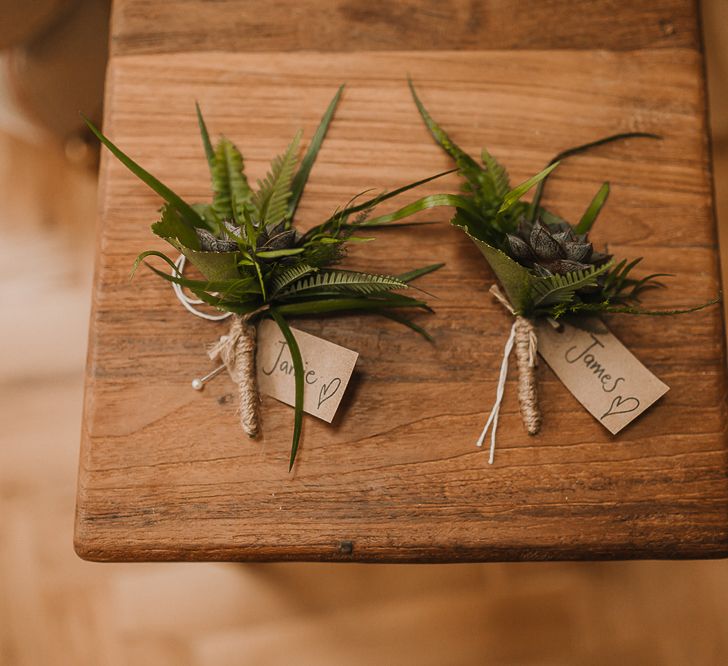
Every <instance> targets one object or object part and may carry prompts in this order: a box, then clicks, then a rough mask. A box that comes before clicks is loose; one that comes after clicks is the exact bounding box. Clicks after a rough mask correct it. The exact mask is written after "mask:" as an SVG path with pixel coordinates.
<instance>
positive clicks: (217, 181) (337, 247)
mask: <svg viewBox="0 0 728 666" xmlns="http://www.w3.org/2000/svg"><path fill="white" fill-rule="evenodd" d="M342 89H343V87H342V88H340V89H339V90H338V91H337V93H336V95H335V96H334V98H333V100H332V101H331V103H330V104H329V107H328V109H327V110H326V113H325V114H324V116H323V118H322V119H321V123H320V124H319V127H318V129H317V130H316V133H315V134H314V137H313V140H312V141H311V144H310V145H309V147H308V150H307V151H306V153H305V155H304V157H303V160H302V161H301V162H300V164H299V161H298V150H299V144H300V141H301V133H300V132H299V133H298V134H296V136H295V137H294V139H293V141H292V142H291V144H290V145H289V146H288V148H287V149H286V150H285V152H284V153H283V154H282V155H280V156H278V157H276V158H275V159H274V160H273V162H272V164H271V167H270V170H269V172H268V174H267V175H266V176H265V178H263V179H262V180H259V181H258V183H257V188H256V189H253V188H252V187H251V186H250V184H249V182H248V179H247V177H246V175H245V163H244V159H243V156H242V154H241V152H240V151H239V150H238V149H237V148H236V147H235V145H234V144H233V143H232V142H231V141H229V140H228V139H226V138H224V137H223V138H221V139H220V140H219V141H218V143H217V145H216V146H213V145H212V142H211V141H210V135H209V132H208V130H207V126H206V124H205V121H204V119H203V117H202V113H201V111H200V108H199V105H198V106H197V107H196V110H197V120H198V124H199V127H200V134H201V136H202V144H203V148H204V152H205V157H206V159H207V162H208V165H209V168H210V177H211V181H212V189H213V197H212V201H211V202H210V203H203V204H193V205H190V204H188V203H187V202H185V201H184V200H183V199H181V198H180V197H179V196H178V195H177V194H175V193H174V192H173V191H172V190H171V189H169V188H168V187H167V186H165V185H163V184H162V183H161V182H160V181H158V180H157V179H156V178H155V177H154V176H152V175H151V174H150V173H148V172H147V171H145V170H144V169H143V168H142V167H141V166H139V165H138V164H137V163H136V162H134V161H133V160H131V158H129V157H128V156H127V155H125V154H124V153H123V152H122V151H121V150H120V149H119V148H117V147H116V146H115V145H114V144H113V143H112V142H111V141H109V139H107V138H106V137H105V136H104V135H103V134H101V132H99V130H97V129H96V128H95V127H93V125H91V124H90V123H89V126H90V127H91V129H92V131H93V132H94V133H95V134H96V135H97V136H98V138H99V139H100V140H101V141H102V143H104V145H106V146H107V147H108V148H109V150H110V151H111V152H112V153H113V154H114V155H115V156H116V157H117V158H119V160H121V162H122V163H123V164H125V165H126V166H127V167H128V168H129V169H130V170H131V171H132V172H133V173H134V174H136V175H137V176H138V177H139V178H140V179H141V180H143V181H144V182H145V183H147V184H148V185H149V186H150V187H151V188H152V189H153V190H154V191H155V192H157V193H158V194H159V195H160V196H162V198H163V199H164V200H165V201H166V204H165V205H164V206H163V208H162V211H161V218H160V219H159V221H158V222H156V223H154V224H153V225H152V230H153V231H154V233H156V234H157V235H158V236H160V237H162V238H164V239H165V240H167V241H168V242H169V243H170V244H171V245H172V246H173V247H174V248H175V249H177V250H178V251H180V252H182V253H183V254H184V255H185V256H186V257H187V259H188V260H189V261H190V262H191V263H192V264H194V266H195V267H196V268H197V269H198V270H199V272H200V273H202V275H203V278H204V279H201V280H194V279H190V278H187V277H184V276H182V275H180V274H178V273H177V271H176V269H175V267H174V263H173V262H172V260H171V259H170V258H169V257H167V256H166V255H164V254H163V253H161V252H158V251H156V250H152V251H149V252H144V253H142V254H141V255H139V257H138V258H137V262H136V264H135V269H136V267H137V266H138V265H139V263H140V262H142V261H144V260H145V259H146V258H148V257H152V256H154V257H158V258H160V259H162V260H163V261H164V262H166V263H167V264H168V266H170V267H171V268H172V272H171V273H169V272H167V271H162V270H159V269H158V268H156V267H154V266H149V268H150V269H151V270H152V271H154V273H156V274H157V275H159V277H161V278H162V279H164V280H166V281H168V282H173V283H176V284H179V285H181V286H183V287H185V288H186V289H189V290H190V291H191V292H192V293H193V294H195V295H196V296H197V297H198V298H199V299H200V300H201V301H203V302H204V303H207V304H209V305H212V306H214V307H216V308H218V309H220V310H224V311H228V312H234V313H236V314H239V315H250V316H251V317H262V316H271V317H272V318H273V319H274V320H275V321H276V322H277V323H278V326H279V327H280V329H281V332H282V333H283V335H284V336H285V339H286V340H287V342H288V346H289V350H290V352H291V356H292V359H293V364H294V369H295V385H296V400H295V419H294V432H293V441H292V445H291V459H290V462H291V465H293V462H294V460H295V457H296V451H297V450H298V444H299V439H300V435H301V423H302V417H303V387H304V383H303V364H302V359H301V355H300V351H299V350H298V346H297V345H296V343H295V338H293V335H292V333H291V331H290V328H289V326H288V323H287V321H286V319H287V318H288V317H292V316H298V315H320V314H329V313H337V312H342V311H358V312H362V313H375V314H381V315H383V316H386V317H388V318H390V319H393V320H395V321H397V322H400V323H402V324H404V325H405V326H407V327H409V328H410V329H412V330H414V331H416V332H418V333H420V334H421V335H422V336H423V337H425V338H427V339H429V336H428V335H427V332H426V331H425V330H424V329H422V328H421V327H420V326H419V325H418V324H416V323H415V322H413V321H411V320H410V318H409V317H407V316H405V315H403V314H401V312H400V311H401V310H403V309H410V310H415V311H417V310H424V311H430V308H429V307H428V306H427V303H426V302H424V301H423V300H421V299H419V298H413V297H410V296H406V295H404V294H398V293H393V292H394V291H395V290H401V289H406V288H407V287H408V283H409V282H411V281H412V280H414V279H416V278H418V277H421V276H422V275H425V274H427V273H429V272H431V271H433V270H436V269H437V268H439V267H440V266H441V264H435V265H432V266H426V267H424V268H418V269H415V270H413V271H410V272H409V273H406V274H404V275H399V276H394V275H380V274H374V273H365V272H356V271H344V270H340V269H334V268H331V266H332V264H335V263H337V262H339V261H340V260H341V259H342V258H343V257H344V255H345V253H346V245H347V243H351V242H364V241H367V240H372V239H370V238H367V237H361V236H357V235H356V232H357V231H358V230H360V229H365V228H369V229H371V228H374V227H378V226H383V225H384V222H381V221H379V222H374V223H372V222H368V221H367V216H368V215H369V213H370V211H371V210H372V208H373V207H374V206H375V205H377V204H378V203H379V202H381V201H384V200H386V199H389V198H390V197H393V196H396V195H397V194H400V193H402V192H406V191H407V190H409V189H412V188H413V187H416V186H418V185H420V184H422V183H425V182H427V181H429V180H431V178H427V179H425V180H423V181H419V182H417V183H411V184H409V185H405V186H403V187H401V188H399V189H397V190H394V191H393V192H389V193H386V194H382V195H380V196H377V197H374V198H370V199H367V200H365V201H360V202H355V201H354V200H352V201H351V202H349V204H348V205H347V206H345V207H344V208H342V209H341V210H337V211H335V212H334V214H333V215H332V216H331V217H329V218H328V219H326V220H324V221H323V222H322V223H320V224H318V225H316V226H314V227H313V228H311V229H310V230H309V231H308V232H306V233H300V232H299V231H297V230H296V229H295V227H294V224H293V217H294V214H295V212H296V208H297V206H298V202H299V200H300V198H301V195H302V193H303V188H304V186H305V184H306V180H307V179H308V176H309V174H310V172H311V168H312V166H313V164H314V162H315V160H316V156H317V154H318V151H319V149H320V148H321V145H322V143H323V140H324V137H325V136H326V132H327V130H328V127H329V125H330V123H331V120H332V118H333V115H334V111H335V109H336V106H337V104H338V102H339V100H340V98H341V93H342ZM87 122H88V121H87ZM439 175H442V174H439ZM434 177H435V178H436V177H437V176H434Z"/></svg>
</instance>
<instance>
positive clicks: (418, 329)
mask: <svg viewBox="0 0 728 666" xmlns="http://www.w3.org/2000/svg"><path fill="white" fill-rule="evenodd" d="M377 314H380V315H382V316H383V317H387V318H389V319H391V320H392V321H396V322H397V323H399V324H403V325H404V326H407V328H411V329H412V330H413V331H414V332H415V333H419V334H420V335H421V336H422V337H423V338H424V339H425V340H427V341H428V342H432V343H434V342H435V341H434V340H433V338H432V336H431V335H430V334H429V333H428V332H427V331H426V330H425V329H424V328H422V326H420V325H419V324H415V322H413V321H412V320H411V319H409V318H407V317H405V316H404V315H401V314H399V312H392V311H391V310H382V311H380V312H378V313H377Z"/></svg>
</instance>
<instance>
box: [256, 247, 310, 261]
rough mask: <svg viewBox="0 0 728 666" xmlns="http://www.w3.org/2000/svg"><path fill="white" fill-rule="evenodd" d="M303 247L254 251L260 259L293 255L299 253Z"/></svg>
mask: <svg viewBox="0 0 728 666" xmlns="http://www.w3.org/2000/svg"><path fill="white" fill-rule="evenodd" d="M304 250H305V248H303V247H290V248H286V249H283V250H261V251H260V252H256V253H255V256H256V257H260V258H261V259H278V258H279V257H293V256H295V255H297V254H301V253H302V252H303V251H304Z"/></svg>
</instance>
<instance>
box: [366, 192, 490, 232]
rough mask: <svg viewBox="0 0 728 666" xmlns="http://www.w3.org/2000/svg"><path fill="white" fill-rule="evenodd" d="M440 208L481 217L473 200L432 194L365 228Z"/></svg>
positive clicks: (369, 223)
mask: <svg viewBox="0 0 728 666" xmlns="http://www.w3.org/2000/svg"><path fill="white" fill-rule="evenodd" d="M440 206H453V207H455V208H461V209H463V210H467V211H468V212H470V213H471V214H473V215H478V216H479V215H480V211H479V210H478V209H477V208H476V207H475V205H474V204H473V202H472V200H471V199H468V198H466V197H464V196H462V195H460V194H430V195H429V196H426V197H422V198H421V199H418V200H417V201H413V202H412V203H411V204H407V205H406V206H403V207H402V208H400V209H399V210H396V211H394V212H393V213H388V214H387V215H380V216H379V217H375V218H373V219H372V220H369V221H367V222H365V223H364V224H363V226H369V225H385V224H388V223H389V222H395V221H397V220H401V219H402V218H404V217H409V216H410V215H414V214H415V213H419V212H420V211H423V210H428V209H430V208H438V207H440Z"/></svg>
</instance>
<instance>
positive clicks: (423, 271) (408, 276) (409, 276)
mask: <svg viewBox="0 0 728 666" xmlns="http://www.w3.org/2000/svg"><path fill="white" fill-rule="evenodd" d="M444 265H445V264H430V265H429V266H423V267H422V268H415V269H414V270H411V271H408V272H407V273H400V274H399V275H396V276H395V277H396V278H397V279H398V280H401V281H402V282H412V280H416V279H417V278H419V277H422V276H423V275H427V274H428V273H432V272H434V271H436V270H438V269H440V268H442V267H443V266H444Z"/></svg>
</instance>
